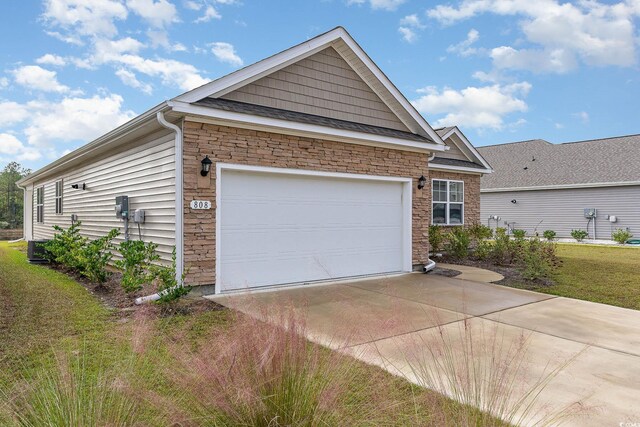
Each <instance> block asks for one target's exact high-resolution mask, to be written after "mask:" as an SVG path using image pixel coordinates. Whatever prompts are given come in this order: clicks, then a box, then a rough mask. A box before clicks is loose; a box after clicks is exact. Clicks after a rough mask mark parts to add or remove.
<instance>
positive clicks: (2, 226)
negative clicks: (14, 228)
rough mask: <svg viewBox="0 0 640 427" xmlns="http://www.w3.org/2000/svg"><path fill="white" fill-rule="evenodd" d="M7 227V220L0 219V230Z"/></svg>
mask: <svg viewBox="0 0 640 427" xmlns="http://www.w3.org/2000/svg"><path fill="white" fill-rule="evenodd" d="M7 228H9V223H8V222H7V221H0V230H4V229H7Z"/></svg>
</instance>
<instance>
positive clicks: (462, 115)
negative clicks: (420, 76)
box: [412, 82, 531, 130]
mask: <svg viewBox="0 0 640 427" xmlns="http://www.w3.org/2000/svg"><path fill="white" fill-rule="evenodd" d="M530 90H531V85H530V84H529V83H527V82H520V83H513V84H509V85H499V84H494V85H491V86H483V87H467V88H465V89H462V90H459V91H458V90H455V89H451V88H448V87H445V88H443V89H442V90H439V89H438V88H436V87H433V86H430V87H426V88H424V89H421V90H420V91H418V92H419V93H421V94H422V96H420V97H419V98H418V99H416V100H414V101H412V104H413V105H414V106H415V107H416V108H417V109H418V111H420V112H421V113H423V114H428V115H444V117H442V118H440V119H438V120H437V121H436V122H435V123H434V125H436V126H452V125H459V124H464V126H465V127H470V128H478V129H493V130H500V129H503V128H504V126H505V123H504V119H505V117H506V116H507V115H509V114H512V113H517V112H521V113H522V112H525V111H527V108H528V107H527V104H526V102H525V101H524V100H523V98H524V97H526V96H527V94H528V93H529V91H530Z"/></svg>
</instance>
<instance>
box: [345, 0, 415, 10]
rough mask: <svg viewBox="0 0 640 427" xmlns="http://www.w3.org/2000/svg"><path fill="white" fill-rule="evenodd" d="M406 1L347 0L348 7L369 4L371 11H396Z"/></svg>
mask: <svg viewBox="0 0 640 427" xmlns="http://www.w3.org/2000/svg"><path fill="white" fill-rule="evenodd" d="M404 2H406V0H347V4H348V5H352V4H358V5H361V4H364V3H369V5H370V6H371V9H382V10H388V11H394V10H396V9H397V8H398V6H400V5H401V4H403V3H404Z"/></svg>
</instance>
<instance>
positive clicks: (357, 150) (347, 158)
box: [183, 121, 479, 285]
mask: <svg viewBox="0 0 640 427" xmlns="http://www.w3.org/2000/svg"><path fill="white" fill-rule="evenodd" d="M183 132H184V198H185V200H184V262H185V269H186V270H187V271H188V274H187V279H186V282H187V283H189V284H194V285H207V284H213V282H214V281H215V256H216V248H215V199H216V194H215V192H216V170H215V163H217V162H223V163H232V164H243V165H254V166H269V167H279V168H295V169H307V170H315V171H327V172H342V173H355V174H367V175H381V176H400V177H412V178H413V179H414V185H413V186H412V187H413V211H412V215H413V229H412V236H413V251H412V252H413V254H412V255H413V256H412V260H413V264H414V265H421V264H425V263H426V262H427V259H428V254H429V248H428V245H429V240H428V227H429V223H430V221H431V203H430V201H431V186H430V185H428V186H426V187H425V189H424V190H418V189H417V179H418V178H419V177H420V175H423V174H424V175H425V176H428V170H427V158H428V154H426V153H414V152H408V151H400V150H392V149H386V148H377V147H368V146H363V145H354V144H346V143H341V142H334V141H327V140H321V139H313V138H304V137H297V136H290V135H282V134H277V133H268V132H260V131H254V130H248V129H240V128H234V127H226V126H218V125H212V124H206V123H199V122H195V121H185V122H184V124H183ZM205 155H208V156H209V158H210V159H211V160H212V161H213V162H214V165H212V168H211V173H209V175H208V176H207V177H201V176H200V168H201V165H200V161H201V160H202V158H203V157H204V156H205ZM478 182H479V180H478ZM478 197H479V194H478ZM195 199H198V200H211V201H213V202H214V207H213V208H212V209H211V210H193V211H192V210H191V209H190V208H189V202H190V201H191V200H195ZM478 200H479V199H478ZM478 209H479V204H478ZM250 262H251V260H247V263H250Z"/></svg>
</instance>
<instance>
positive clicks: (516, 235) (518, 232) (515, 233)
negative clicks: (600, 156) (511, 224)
mask: <svg viewBox="0 0 640 427" xmlns="http://www.w3.org/2000/svg"><path fill="white" fill-rule="evenodd" d="M512 233H513V237H514V238H515V239H518V240H522V239H524V237H525V236H526V235H527V232H526V231H525V230H521V229H518V228H515V229H514V230H513V231H512Z"/></svg>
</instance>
